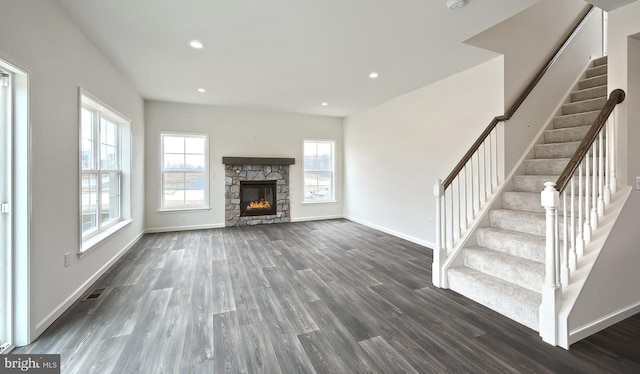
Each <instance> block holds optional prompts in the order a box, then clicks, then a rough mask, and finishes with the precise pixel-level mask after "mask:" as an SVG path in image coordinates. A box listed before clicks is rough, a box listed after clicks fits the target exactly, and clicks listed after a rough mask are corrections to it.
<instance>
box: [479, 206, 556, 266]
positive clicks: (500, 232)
mask: <svg viewBox="0 0 640 374" xmlns="http://www.w3.org/2000/svg"><path fill="white" fill-rule="evenodd" d="M539 198H540V196H538V199H539ZM476 237H477V240H478V245H479V246H481V247H485V248H490V249H493V250H496V251H501V252H504V253H508V254H511V255H513V256H518V257H522V258H525V259H527V260H531V261H536V262H539V263H544V257H545V250H546V242H545V241H546V238H545V237H544V236H539V235H533V234H527V233H523V232H517V231H513V230H505V229H500V228H497V227H482V228H480V229H478V231H477V232H476Z"/></svg>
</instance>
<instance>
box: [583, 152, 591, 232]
mask: <svg viewBox="0 0 640 374" xmlns="http://www.w3.org/2000/svg"><path fill="white" fill-rule="evenodd" d="M583 163H584V232H583V235H584V244H589V243H590V242H591V223H590V215H591V205H590V203H591V196H589V182H591V178H590V176H591V174H589V151H587V155H586V157H585V159H584V161H583Z"/></svg>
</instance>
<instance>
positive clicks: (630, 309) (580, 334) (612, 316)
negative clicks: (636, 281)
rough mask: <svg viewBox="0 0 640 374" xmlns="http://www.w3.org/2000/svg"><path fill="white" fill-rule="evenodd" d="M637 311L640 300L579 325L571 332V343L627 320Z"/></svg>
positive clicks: (639, 307)
mask: <svg viewBox="0 0 640 374" xmlns="http://www.w3.org/2000/svg"><path fill="white" fill-rule="evenodd" d="M637 313H640V301H639V302H637V303H635V304H631V305H629V306H627V307H624V308H622V309H618V310H617V311H615V312H613V313H609V314H607V315H606V316H604V317H602V318H599V319H597V320H595V321H593V322H591V323H588V324H586V325H584V326H581V327H578V328H577V329H574V330H571V332H569V344H573V343H575V342H578V341H580V340H582V339H584V338H586V337H589V336H591V335H593V334H595V333H597V332H600V331H602V330H604V329H606V328H607V327H610V326H613V325H615V324H616V323H618V322H620V321H622V320H625V319H627V318H629V317H631V316H633V315H634V314H637Z"/></svg>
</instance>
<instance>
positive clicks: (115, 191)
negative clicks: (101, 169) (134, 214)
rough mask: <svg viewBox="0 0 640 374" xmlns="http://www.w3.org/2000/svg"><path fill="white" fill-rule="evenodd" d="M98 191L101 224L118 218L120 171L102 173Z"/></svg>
mask: <svg viewBox="0 0 640 374" xmlns="http://www.w3.org/2000/svg"><path fill="white" fill-rule="evenodd" d="M101 182H102V183H101V186H100V188H101V192H100V213H101V214H100V215H101V217H100V218H101V219H102V221H101V224H102V225H105V224H108V223H109V222H112V221H114V220H117V219H118V218H120V173H119V172H111V173H102V181H101Z"/></svg>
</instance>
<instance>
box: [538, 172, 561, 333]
mask: <svg viewBox="0 0 640 374" xmlns="http://www.w3.org/2000/svg"><path fill="white" fill-rule="evenodd" d="M544 185H545V188H544V191H542V193H541V199H540V200H541V203H542V206H543V207H544V209H545V211H546V221H547V225H546V226H547V228H546V231H547V234H546V235H547V241H546V254H545V281H544V285H543V287H542V303H541V304H540V321H539V324H540V336H541V337H542V340H544V341H545V342H547V343H549V344H553V345H558V311H559V308H560V296H561V288H560V284H559V283H558V266H560V252H559V251H558V237H557V236H558V231H557V210H558V201H559V200H560V195H559V193H558V191H557V190H556V187H555V186H556V184H555V183H553V182H547V183H545V184H544ZM565 240H566V239H565Z"/></svg>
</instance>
